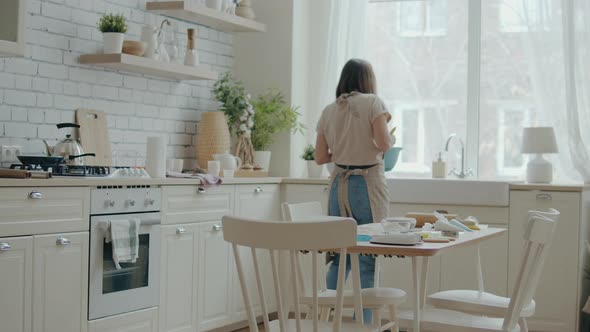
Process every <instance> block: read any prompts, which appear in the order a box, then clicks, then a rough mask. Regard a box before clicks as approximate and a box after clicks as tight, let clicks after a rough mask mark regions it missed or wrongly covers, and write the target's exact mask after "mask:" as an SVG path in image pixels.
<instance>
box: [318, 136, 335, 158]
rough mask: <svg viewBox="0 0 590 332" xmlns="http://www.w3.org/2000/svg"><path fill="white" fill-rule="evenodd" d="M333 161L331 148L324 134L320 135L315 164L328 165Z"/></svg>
mask: <svg viewBox="0 0 590 332" xmlns="http://www.w3.org/2000/svg"><path fill="white" fill-rule="evenodd" d="M331 161H332V155H331V154H330V148H329V147H328V142H327V141H326V137H325V136H324V134H318V138H317V139H316V142H315V162H316V164H318V165H323V164H327V163H329V162H331Z"/></svg>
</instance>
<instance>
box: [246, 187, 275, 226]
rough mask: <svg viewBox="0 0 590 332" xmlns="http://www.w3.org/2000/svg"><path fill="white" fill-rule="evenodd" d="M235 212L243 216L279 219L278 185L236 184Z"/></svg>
mask: <svg viewBox="0 0 590 332" xmlns="http://www.w3.org/2000/svg"><path fill="white" fill-rule="evenodd" d="M235 196H236V201H235V214H236V215H237V216H240V217H243V218H253V219H263V220H275V221H276V220H279V219H280V217H281V215H280V204H281V200H280V186H279V185H278V184H268V185H238V186H236V194H235Z"/></svg>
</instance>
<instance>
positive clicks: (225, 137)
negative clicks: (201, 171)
mask: <svg viewBox="0 0 590 332" xmlns="http://www.w3.org/2000/svg"><path fill="white" fill-rule="evenodd" d="M230 147H231V142H230V133H229V127H228V126H227V120H226V118H225V114H223V112H204V113H203V114H202V116H201V121H200V122H199V125H198V128H197V145H196V149H197V151H196V152H197V162H198V163H199V166H200V167H201V168H207V162H208V161H210V160H213V155H214V154H217V153H224V152H229V151H230Z"/></svg>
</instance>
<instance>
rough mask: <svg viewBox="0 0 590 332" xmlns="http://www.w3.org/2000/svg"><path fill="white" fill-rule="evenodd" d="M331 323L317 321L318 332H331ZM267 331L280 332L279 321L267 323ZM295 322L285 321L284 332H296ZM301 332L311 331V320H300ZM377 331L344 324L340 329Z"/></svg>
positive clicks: (343, 331) (377, 329)
mask: <svg viewBox="0 0 590 332" xmlns="http://www.w3.org/2000/svg"><path fill="white" fill-rule="evenodd" d="M332 326H333V322H326V321H319V322H318V331H322V332H332ZM268 327H269V331H267V332H279V331H280V330H281V328H280V325H279V321H278V320H273V321H271V322H270V323H269V326H268ZM296 327H297V325H296V321H295V320H294V319H289V320H288V321H287V326H286V332H296V331H297V328H296ZM301 331H313V321H311V320H307V319H306V320H301ZM377 331H379V327H378V326H371V325H358V324H356V323H346V322H342V325H341V327H340V332H377Z"/></svg>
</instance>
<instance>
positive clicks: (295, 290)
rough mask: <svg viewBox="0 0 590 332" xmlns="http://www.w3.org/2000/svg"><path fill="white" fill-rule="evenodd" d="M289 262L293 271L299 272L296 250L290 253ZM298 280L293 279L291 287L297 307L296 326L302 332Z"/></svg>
mask: <svg viewBox="0 0 590 332" xmlns="http://www.w3.org/2000/svg"><path fill="white" fill-rule="evenodd" d="M289 260H290V262H291V271H297V252H296V251H295V250H290V251H289ZM297 279H298V278H295V277H293V278H291V285H292V286H293V302H294V303H293V304H294V305H295V322H296V323H295V324H296V327H297V331H301V306H300V305H299V301H298V299H299V282H298V280H297Z"/></svg>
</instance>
